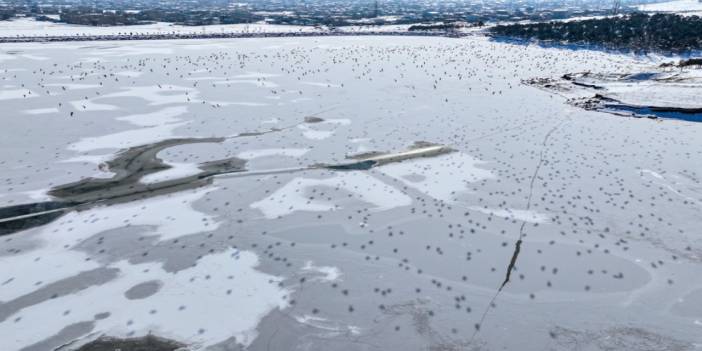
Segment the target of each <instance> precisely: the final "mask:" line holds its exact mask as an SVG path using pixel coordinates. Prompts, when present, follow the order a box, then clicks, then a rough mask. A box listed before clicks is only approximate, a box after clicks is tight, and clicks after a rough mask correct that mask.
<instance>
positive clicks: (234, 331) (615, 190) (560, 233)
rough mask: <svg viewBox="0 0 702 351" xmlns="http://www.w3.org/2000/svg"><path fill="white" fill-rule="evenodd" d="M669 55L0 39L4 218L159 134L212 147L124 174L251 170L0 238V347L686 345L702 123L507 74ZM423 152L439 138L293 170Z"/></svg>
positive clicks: (451, 44)
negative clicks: (145, 339)
mask: <svg viewBox="0 0 702 351" xmlns="http://www.w3.org/2000/svg"><path fill="white" fill-rule="evenodd" d="M4 30H6V33H9V32H10V31H11V30H12V31H13V32H12V33H16V32H19V31H14V30H15V29H11V30H10V29H4ZM27 35H29V34H27ZM661 61H662V60H661V59H659V58H656V57H634V56H628V55H618V54H611V53H605V52H596V51H569V50H560V49H547V48H541V47H537V46H521V45H513V44H506V43H496V42H491V41H489V40H488V39H486V38H482V37H477V36H476V37H471V38H463V39H449V38H436V37H434V38H418V37H392V38H389V37H369V36H365V37H333V38H332V37H305V38H266V39H236V40H208V41H204V40H173V41H143V42H138V41H135V42H74V43H60V44H39V43H29V44H3V45H2V47H0V67H1V68H0V109H1V110H2V111H3V114H2V116H0V119H1V120H2V128H0V145H1V148H0V174H2V177H1V179H0V181H1V183H0V207H6V206H12V205H18V204H23V203H32V202H37V201H46V200H47V199H48V196H47V195H46V194H47V192H48V191H49V190H50V189H52V188H54V187H57V186H60V185H64V184H67V183H71V182H77V181H80V180H81V179H85V178H86V177H95V178H100V179H105V178H110V177H116V176H118V175H117V174H116V173H115V172H117V173H119V170H110V169H109V167H108V166H106V164H107V163H106V162H108V161H109V160H110V159H112V158H114V157H116V156H117V155H118V154H119V155H123V154H120V152H121V151H122V150H124V149H125V148H134V147H139V146H142V145H145V144H150V143H154V142H158V141H164V140H169V139H173V138H211V137H222V138H223V139H211V140H210V139H208V140H210V141H209V142H197V143H183V144H178V143H174V144H173V145H172V146H170V147H168V148H164V149H163V150H162V151H160V152H159V153H158V155H157V156H158V157H159V158H160V159H162V160H163V162H164V164H165V165H167V166H166V167H168V166H170V167H171V168H167V169H163V170H160V171H159V172H157V173H152V174H149V175H146V176H145V177H143V178H141V179H139V180H138V181H139V183H138V184H159V183H160V182H163V181H164V180H172V179H179V178H183V177H189V176H192V175H193V174H199V173H198V172H201V171H202V168H204V167H206V166H207V165H209V164H211V163H208V162H211V161H217V160H223V159H229V158H235V159H237V160H242V162H243V163H244V164H245V167H246V170H247V171H248V172H250V173H246V172H244V173H232V174H224V175H219V176H216V177H214V179H213V180H212V182H211V183H203V184H202V186H201V187H197V188H183V189H180V190H178V189H176V190H172V191H170V192H155V193H153V194H147V195H144V196H142V197H139V198H134V199H128V200H125V201H120V202H118V203H117V202H115V203H110V202H105V203H95V204H93V205H92V206H90V207H86V208H81V207H77V208H75V210H71V211H68V212H67V213H66V214H64V215H63V216H61V217H59V218H58V219H56V220H54V221H52V222H50V223H48V224H45V225H40V226H36V227H34V228H31V229H27V230H23V231H19V232H15V233H12V234H8V235H4V236H1V237H0V337H1V339H0V340H2V342H1V344H0V345H1V347H0V349H2V350H3V351H15V350H37V351H44V350H53V349H55V348H56V347H59V346H61V345H67V346H66V347H64V348H63V349H62V350H70V349H71V348H73V349H75V348H76V347H77V345H80V344H81V343H85V342H88V341H90V340H92V339H95V338H98V337H100V336H117V337H137V336H143V335H147V334H153V335H157V336H161V337H164V338H169V339H174V340H177V341H179V342H183V343H185V344H187V345H189V346H188V347H189V348H190V349H192V350H210V351H219V350H233V349H238V347H242V348H245V349H249V350H400V349H406V350H416V349H434V350H478V349H481V350H503V349H504V350H614V349H621V350H699V349H700V347H702V346H701V345H702V310H701V309H700V306H702V281H700V279H699V273H700V271H702V237H700V232H699V228H700V227H702V186H701V185H700V177H702V137H700V136H701V135H702V124H700V123H692V122H685V121H678V120H658V121H654V120H649V119H634V118H626V117H621V116H615V115H611V114H606V113H600V112H593V111H586V110H583V109H580V108H577V107H574V106H571V105H569V104H567V103H566V99H565V98H564V97H562V96H561V95H558V94H555V93H552V92H549V91H545V90H541V89H537V88H534V87H532V86H528V85H525V84H522V80H525V79H529V78H535V77H560V76H562V75H563V74H566V73H571V72H583V71H592V72H602V73H615V72H648V71H651V70H652V69H654V68H656V67H657V66H658V65H659V64H660V63H661ZM311 117H317V118H319V119H320V120H314V119H311ZM184 140H185V139H184ZM417 141H425V142H432V143H437V144H440V145H446V146H448V147H450V148H452V149H453V150H454V151H453V152H451V153H447V154H441V155H437V156H434V157H423V158H417V159H408V160H404V161H402V162H400V163H389V164H386V165H379V166H377V167H373V168H371V169H369V170H355V171H353V170H352V171H335V170H331V169H325V168H319V167H317V168H315V167H311V166H313V165H318V164H327V165H329V164H338V163H344V162H348V161H349V159H348V158H347V156H351V155H356V154H359V153H369V152H374V151H375V152H396V151H403V150H407V148H408V147H410V146H411V145H413V144H414V143H415V142H417ZM1 225H2V224H0V226H1ZM519 239H521V241H518V240H519ZM517 243H519V244H517ZM516 245H519V246H516ZM515 247H519V249H518V250H515ZM513 260H514V263H515V264H514V267H511V266H510V262H511V261H513ZM510 268H513V269H511V273H510V275H509V281H508V282H506V283H505V278H506V276H507V272H508V270H510ZM503 284H504V288H502V290H501V291H500V292H499V293H498V289H499V288H500V287H501V286H502V285H503Z"/></svg>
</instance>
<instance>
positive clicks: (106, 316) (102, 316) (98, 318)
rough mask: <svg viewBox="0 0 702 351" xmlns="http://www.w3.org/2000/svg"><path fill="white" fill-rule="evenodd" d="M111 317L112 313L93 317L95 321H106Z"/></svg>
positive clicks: (102, 313)
mask: <svg viewBox="0 0 702 351" xmlns="http://www.w3.org/2000/svg"><path fill="white" fill-rule="evenodd" d="M111 315H112V313H110V312H100V313H98V314H96V315H95V316H93V318H95V320H98V321H99V320H102V319H106V318H108V317H109V316H111Z"/></svg>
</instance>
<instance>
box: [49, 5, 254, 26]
mask: <svg viewBox="0 0 702 351" xmlns="http://www.w3.org/2000/svg"><path fill="white" fill-rule="evenodd" d="M37 19H39V20H47V18H45V17H38V18H37ZM260 20H263V17H262V16H258V15H255V14H253V13H251V12H249V11H245V10H226V11H175V10H162V9H152V10H144V11H139V12H126V11H108V12H96V11H93V10H92V9H90V8H75V9H67V10H63V11H62V12H61V15H60V20H58V21H56V22H64V23H69V24H80V25H89V26H116V25H134V24H143V23H150V22H170V23H177V24H183V25H192V26H201V25H211V24H237V23H252V22H256V21H260Z"/></svg>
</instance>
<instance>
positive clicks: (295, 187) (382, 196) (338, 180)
mask: <svg viewBox="0 0 702 351" xmlns="http://www.w3.org/2000/svg"><path fill="white" fill-rule="evenodd" d="M317 187H322V188H326V189H343V190H344V191H346V192H348V193H350V194H351V198H353V199H354V200H358V201H363V202H366V203H369V204H371V205H372V206H373V209H374V210H376V211H382V210H388V209H391V208H395V207H401V206H408V205H410V204H412V199H411V198H410V197H409V196H407V195H405V194H403V193H401V192H400V191H398V190H397V189H395V188H393V187H392V186H390V185H387V184H385V183H383V182H381V181H380V180H378V179H376V178H374V177H372V176H370V175H368V174H366V173H362V172H348V173H338V174H335V175H334V176H333V177H330V178H324V179H316V178H295V179H293V180H291V181H290V182H289V183H287V184H285V185H284V186H283V187H282V188H280V189H278V190H276V191H275V192H274V193H273V194H271V195H270V196H268V197H266V198H264V199H262V200H260V201H257V202H254V203H252V204H251V207H252V208H255V209H258V210H260V211H261V212H262V213H263V215H264V216H265V217H266V218H269V219H272V218H277V217H280V216H286V215H289V214H292V213H294V212H297V211H307V212H325V211H333V210H336V209H340V208H341V205H340V204H339V203H338V201H340V200H338V199H340V198H345V196H343V197H342V196H339V195H335V196H333V197H332V200H328V199H317V198H314V199H312V198H310V196H309V192H311V191H312V189H313V188H317ZM334 199H337V200H334Z"/></svg>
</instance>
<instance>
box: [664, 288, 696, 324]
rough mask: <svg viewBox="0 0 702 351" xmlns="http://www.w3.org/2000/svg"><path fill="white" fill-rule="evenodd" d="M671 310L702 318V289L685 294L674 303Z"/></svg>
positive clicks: (686, 315)
mask: <svg viewBox="0 0 702 351" xmlns="http://www.w3.org/2000/svg"><path fill="white" fill-rule="evenodd" d="M671 310H672V312H673V313H675V314H677V315H679V316H684V317H695V318H702V289H697V290H694V291H692V292H690V293H688V294H687V295H685V297H683V298H682V299H681V300H679V301H678V302H676V303H675V304H674V305H673V307H672V308H671Z"/></svg>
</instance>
